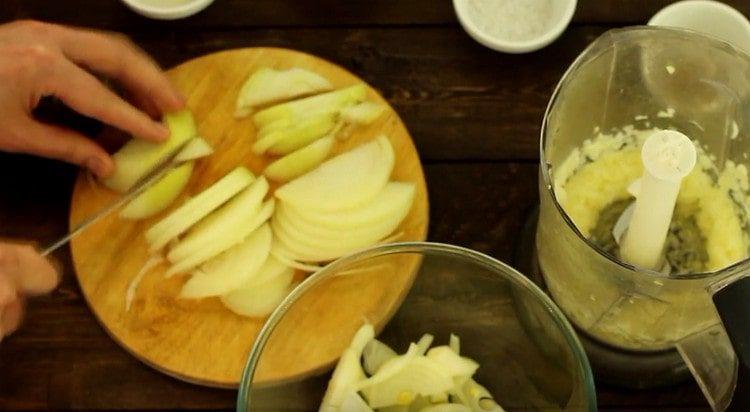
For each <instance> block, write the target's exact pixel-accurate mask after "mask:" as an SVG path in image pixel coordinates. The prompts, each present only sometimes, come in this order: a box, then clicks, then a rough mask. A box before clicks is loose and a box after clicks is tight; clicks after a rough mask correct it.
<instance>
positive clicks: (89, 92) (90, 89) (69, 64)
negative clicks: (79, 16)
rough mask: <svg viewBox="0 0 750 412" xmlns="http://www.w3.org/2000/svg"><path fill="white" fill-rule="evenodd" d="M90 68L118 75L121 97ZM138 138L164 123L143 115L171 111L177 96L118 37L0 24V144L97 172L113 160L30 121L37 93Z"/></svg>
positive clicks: (157, 136) (154, 133) (162, 131)
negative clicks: (126, 95) (123, 92)
mask: <svg viewBox="0 0 750 412" xmlns="http://www.w3.org/2000/svg"><path fill="white" fill-rule="evenodd" d="M92 73H97V74H102V75H105V76H108V77H110V78H112V79H114V80H117V81H119V82H120V83H121V84H122V85H123V86H124V87H125V88H126V89H127V91H128V92H130V94H132V100H133V102H134V103H135V104H136V105H137V106H138V107H140V108H141V110H143V111H141V110H139V109H137V108H136V107H135V106H133V105H131V104H130V103H128V102H126V101H125V100H123V99H122V98H120V97H119V96H118V95H116V94H115V93H114V92H112V91H111V90H110V89H108V88H107V87H106V86H104V85H103V84H102V83H101V82H100V81H99V80H98V79H97V78H96V77H95V76H94V75H93V74H92ZM50 95H52V96H55V97H57V98H58V99H60V100H61V101H62V102H63V103H65V104H66V105H67V106H69V107H70V108H71V109H73V110H76V111H78V112H79V113H81V114H83V115H86V116H89V117H93V118H96V119H98V120H100V121H102V122H104V123H107V124H109V125H112V126H114V127H117V128H119V129H121V130H123V131H126V132H129V133H131V134H133V135H134V136H138V137H140V138H143V139H148V140H153V141H159V140H162V139H164V138H166V137H167V136H168V135H169V131H168V130H167V128H166V127H165V126H164V125H162V124H161V123H159V122H157V121H155V120H153V119H152V118H151V117H150V116H154V117H159V116H160V115H161V114H162V113H164V112H167V111H174V110H179V109H181V108H182V107H183V106H184V98H183V97H182V96H181V95H180V94H179V92H177V91H176V90H175V89H174V88H173V87H172V86H171V84H170V83H169V80H167V78H166V77H165V75H164V74H163V73H162V71H161V70H160V69H159V67H158V66H157V65H156V64H155V63H154V62H153V61H152V60H151V59H149V58H148V57H147V56H146V55H145V53H143V52H142V51H141V50H140V49H138V48H137V47H136V46H134V45H133V44H132V43H131V42H130V41H128V40H127V39H126V38H125V37H123V36H120V35H116V34H110V33H104V32H96V31H90V30H82V29H74V28H69V27H63V26H58V25H53V24H47V23H40V22H35V21H18V22H13V23H9V24H4V25H0V150H4V151H8V152H21V153H29V154H35V155H39V156H44V157H50V158H54V159H59V160H63V161H67V162H70V163H75V164H78V165H81V166H83V167H86V168H88V169H90V170H91V171H92V172H94V173H95V174H96V175H98V176H100V177H103V176H107V175H109V174H110V173H112V171H113V169H114V164H113V162H112V159H111V158H110V156H109V155H108V154H107V152H106V151H105V150H104V149H103V148H101V147H100V146H99V145H98V144H97V143H95V142H93V141H91V140H90V139H88V138H86V137H85V136H83V135H81V134H79V133H76V132H74V131H72V130H69V129H66V128H62V127H58V126H53V125H49V124H45V123H41V122H38V121H36V120H35V119H34V118H33V116H32V111H33V110H34V108H35V107H36V106H37V104H38V103H39V101H40V100H41V98H42V97H44V96H50Z"/></svg>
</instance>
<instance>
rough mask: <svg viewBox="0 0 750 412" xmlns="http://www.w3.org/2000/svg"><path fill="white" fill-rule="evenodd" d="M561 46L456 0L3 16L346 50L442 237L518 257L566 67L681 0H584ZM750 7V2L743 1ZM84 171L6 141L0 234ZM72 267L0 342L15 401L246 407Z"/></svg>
mask: <svg viewBox="0 0 750 412" xmlns="http://www.w3.org/2000/svg"><path fill="white" fill-rule="evenodd" d="M578 3H579V4H578V9H577V11H576V14H575V17H574V21H573V23H572V24H571V26H570V27H569V28H568V29H567V31H566V32H565V33H564V34H563V35H562V37H561V38H560V39H558V40H557V41H556V42H555V43H553V44H552V45H551V46H549V47H547V48H545V49H543V50H541V51H539V52H536V53H531V54H525V55H506V54H500V53H496V52H493V51H491V50H489V49H486V48H484V47H482V46H480V45H479V44H477V43H475V42H474V41H473V40H471V39H470V38H469V37H468V36H467V35H466V34H465V33H464V32H463V30H462V29H461V27H460V26H459V25H458V23H457V21H456V18H455V15H454V13H453V9H452V5H451V2H450V1H447V0H441V1H437V0H408V1H398V0H348V1H340V0H312V1H302V0H298V1H293V0H252V1H250V0H216V2H215V3H214V4H213V5H212V6H210V7H209V8H208V9H206V10H205V11H204V12H202V13H200V14H199V15H197V16H194V17H191V18H188V19H185V20H180V21H175V22H156V21H151V20H147V19H145V18H142V17H140V16H138V15H136V14H134V13H132V12H130V11H129V10H127V9H126V8H125V7H124V6H123V5H122V4H121V3H120V2H119V1H116V0H96V1H91V0H65V1H50V0H2V1H0V22H7V21H11V20H14V19H21V18H34V19H40V20H46V21H54V22H60V23H65V24H72V25H79V26H88V27H95V28H100V29H107V30H117V31H121V32H124V33H126V34H127V35H129V36H131V37H132V38H133V40H134V41H135V42H137V43H138V44H139V45H140V46H142V47H143V48H144V49H145V50H146V51H148V52H149V53H150V54H151V55H153V56H154V58H155V59H156V60H157V61H158V62H159V63H160V64H162V65H163V66H164V67H170V66H173V65H175V64H177V63H179V62H181V61H184V60H187V59H190V58H193V57H196V56H199V55H202V54H206V53H211V52H214V51H218V50H222V49H230V48H237V47H252V46H279V47H288V48H294V49H298V50H302V51H305V52H308V53H313V54H316V55H318V56H321V57H323V58H326V59H328V60H331V61H333V62H335V63H338V64H341V65H342V66H344V67H346V68H348V69H349V70H351V71H353V72H354V73H356V74H357V75H358V76H360V77H362V78H363V79H365V80H366V81H368V82H369V83H370V84H372V85H373V86H374V87H376V88H377V89H379V90H380V91H381V92H382V93H383V95H384V96H385V98H386V99H388V100H389V101H390V102H391V104H392V105H393V106H394V108H395V109H396V110H397V111H398V112H399V113H400V114H401V116H402V118H403V119H404V121H405V123H406V125H407V127H408V128H409V130H410V131H411V133H412V136H413V137H414V140H415V142H416V145H417V148H418V149H419V152H420V154H421V156H422V161H423V163H424V166H425V173H426V177H427V184H428V187H429V190H430V200H431V207H432V209H431V211H430V215H431V224H430V228H429V233H430V234H429V239H430V240H432V241H438V242H447V243H453V244H457V245H461V246H466V247H469V248H472V249H476V250H478V251H481V252H484V253H488V254H490V255H491V256H494V257H496V258H498V259H500V260H503V261H506V262H508V263H511V264H513V263H514V262H513V256H514V254H515V252H516V248H517V247H518V246H519V245H518V244H517V239H519V237H520V234H521V232H522V230H523V225H524V221H525V220H526V218H527V216H528V213H529V212H530V210H532V209H533V208H534V207H535V205H536V204H537V202H538V194H537V171H538V167H537V162H538V138H539V128H540V124H541V120H542V115H543V113H544V109H545V106H546V104H547V100H548V99H549V96H550V94H551V92H552V89H553V87H554V85H555V84H556V82H557V81H558V79H559V78H560V76H561V75H562V74H563V72H564V71H565V69H566V67H567V66H568V65H569V64H570V63H571V62H572V61H573V59H574V58H575V56H576V55H578V53H580V52H581V51H582V50H583V49H584V48H585V47H586V45H587V44H589V43H590V42H591V41H593V40H594V39H595V38H596V37H597V36H598V35H599V34H601V33H603V32H604V31H606V30H608V29H611V28H614V27H620V26H624V25H633V24H643V23H644V22H646V21H647V20H648V18H649V17H650V16H651V15H653V14H654V13H655V12H656V11H657V10H658V9H660V8H661V7H663V6H664V5H666V4H667V3H670V1H666V0H606V1H605V0H580V1H579V2H578ZM728 3H731V4H732V5H733V6H735V7H737V8H738V9H739V10H741V11H742V12H744V13H745V14H750V2H747V1H742V0H735V1H729V2H728ZM75 174H76V169H75V168H73V167H71V166H68V165H64V164H61V163H58V162H54V161H50V160H43V159H35V158H31V157H27V156H21V155H7V154H0V176H1V177H0V237H9V238H26V239H32V240H35V241H38V242H40V243H45V242H49V241H51V240H53V239H55V238H56V237H58V236H60V235H61V234H63V233H64V232H65V230H66V222H67V216H68V208H69V199H70V194H71V188H72V183H73V180H74V178H75ZM57 256H58V257H60V258H61V260H62V263H63V266H64V280H63V282H62V284H61V286H60V287H59V288H58V289H57V290H56V291H55V292H54V293H52V294H51V295H50V296H46V297H42V298H37V299H34V300H32V301H30V302H29V303H28V315H27V317H26V322H25V324H24V327H23V329H22V330H21V331H19V332H18V333H16V334H15V335H13V336H12V337H10V338H8V339H7V340H5V341H3V342H2V344H0V410H32V409H54V410H61V409H74V410H115V409H118V410H122V409H132V410H149V409H151V410H153V409H159V410H163V409H195V410H231V409H232V408H233V407H234V402H235V392H234V391H228V390H218V389H207V388H202V387H197V386H193V385H190V384H186V383H182V382H179V381H176V380H174V379H172V378H169V377H167V376H164V375H161V374H159V373H157V372H156V371H154V370H151V369H150V368H148V367H147V366H145V365H143V364H141V363H140V362H138V361H137V360H135V359H134V358H132V357H131V356H130V355H128V354H127V353H125V351H123V350H122V349H121V348H120V347H119V346H117V344H115V343H114V342H113V341H112V340H111V339H110V338H109V337H108V336H107V334H106V333H105V332H104V331H103V329H102V328H101V326H99V324H98V323H97V321H96V319H95V318H94V316H93V315H92V314H91V312H90V311H89V309H88V307H87V306H86V303H85V301H84V299H83V297H82V296H81V292H80V289H79V288H78V285H77V284H76V281H75V278H74V274H73V268H72V264H71V261H70V253H69V250H67V249H66V250H65V251H62V252H60V253H58V255H57ZM597 392H598V396H599V405H600V409H601V410H605V411H647V410H659V411H683V412H684V411H704V410H709V409H708V406H707V404H706V403H705V401H704V400H703V397H702V395H701V393H700V391H699V389H698V388H697V386H696V385H695V384H694V383H692V382H688V383H685V384H682V385H679V386H674V387H669V388H663V389H652V390H645V391H634V390H627V389H621V388H616V387H611V386H605V385H598V388H597Z"/></svg>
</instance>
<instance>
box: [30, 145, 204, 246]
mask: <svg viewBox="0 0 750 412" xmlns="http://www.w3.org/2000/svg"><path fill="white" fill-rule="evenodd" d="M193 140H195V138H190V139H187V140H186V141H184V142H182V143H181V144H179V145H178V146H176V147H175V148H174V149H172V150H171V151H170V152H169V153H168V154H167V155H166V156H164V157H163V158H162V159H161V160H159V162H158V163H157V164H156V166H155V167H154V168H153V169H151V171H150V172H148V173H147V174H146V175H144V176H143V177H141V178H140V179H138V180H137V181H136V182H135V184H134V185H133V187H131V188H130V190H128V191H127V192H125V193H124V194H123V195H122V196H121V197H119V198H118V199H117V200H116V201H114V202H112V203H110V204H109V205H107V206H105V207H104V208H102V209H100V210H98V211H97V212H96V213H94V214H93V215H91V216H89V217H88V218H86V219H85V220H84V221H83V222H81V223H79V224H77V225H76V226H75V227H74V228H73V229H71V230H70V232H68V234H67V235H65V236H63V237H62V238H60V239H58V240H56V241H54V242H52V243H50V244H49V245H48V246H47V247H46V248H44V250H43V251H42V256H47V255H49V254H50V253H52V252H54V251H55V250H57V249H58V248H60V247H61V246H63V245H65V244H66V243H68V242H70V240H71V239H73V238H74V237H76V236H78V235H79V234H80V233H81V232H83V231H84V230H85V229H86V228H88V227H89V226H91V225H92V224H94V223H96V222H98V221H99V220H100V219H102V218H103V217H105V216H107V215H109V214H110V213H112V212H114V211H115V210H117V209H119V208H120V207H121V206H123V205H124V204H126V203H128V202H130V201H131V200H133V199H135V197H136V196H138V195H139V194H141V193H143V192H144V191H145V190H146V189H148V188H149V187H151V186H153V184H154V183H156V182H158V181H159V180H160V179H161V178H162V177H163V176H164V175H165V174H166V173H167V172H169V171H170V170H174V168H176V167H178V166H180V165H182V164H183V163H186V162H187V161H175V158H176V157H177V155H178V154H179V153H180V152H181V151H182V149H184V148H185V147H186V146H187V145H188V144H190V142H192V141H193Z"/></svg>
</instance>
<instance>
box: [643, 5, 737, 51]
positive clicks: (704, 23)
mask: <svg viewBox="0 0 750 412" xmlns="http://www.w3.org/2000/svg"><path fill="white" fill-rule="evenodd" d="M648 24H649V25H650V26H666V27H679V28H682V29H689V30H695V31H697V32H701V33H704V34H708V35H710V36H713V37H716V38H718V39H720V40H724V41H726V42H728V43H730V44H732V45H734V46H735V47H737V48H739V49H742V50H744V51H745V52H750V22H748V20H747V18H746V17H745V16H743V15H742V13H740V12H739V11H737V10H735V9H733V8H732V7H730V6H728V5H726V4H724V3H720V2H718V1H709V0H686V1H678V2H677V3H673V4H670V5H669V6H667V7H665V8H663V9H661V10H660V11H659V12H658V13H656V14H655V15H654V17H652V18H651V20H649V22H648Z"/></svg>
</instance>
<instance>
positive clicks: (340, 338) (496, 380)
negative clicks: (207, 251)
mask: <svg viewBox="0 0 750 412" xmlns="http://www.w3.org/2000/svg"><path fill="white" fill-rule="evenodd" d="M365 319H367V320H368V321H370V322H371V323H373V324H374V325H375V329H376V333H378V338H379V339H380V340H382V341H384V342H385V343H387V344H388V345H390V346H391V347H393V348H394V349H395V350H396V351H397V352H399V353H403V352H404V351H405V350H406V348H407V346H408V343H409V342H413V341H416V340H418V339H419V338H420V336H422V334H424V333H431V334H433V335H434V336H435V343H434V344H436V345H443V344H447V342H448V337H449V335H450V334H451V333H454V334H457V335H458V336H460V338H461V353H462V355H465V356H468V357H470V358H473V359H474V360H476V361H477V362H479V364H480V365H481V366H480V368H479V370H478V371H477V374H476V375H475V379H476V381H477V382H479V383H480V384H482V385H484V386H485V387H487V389H488V390H489V391H490V392H491V393H492V394H493V395H494V397H495V400H496V401H497V402H498V403H499V404H500V405H501V406H502V407H503V408H505V409H506V410H509V411H512V410H524V411H535V410H544V411H555V410H564V411H595V410H596V394H595V390H594V381H593V377H592V374H591V369H590V367H589V363H588V360H587V358H586V355H585V354H584V351H583V349H582V347H581V344H580V342H579V341H578V338H577V337H576V335H575V333H574V332H573V329H572V327H571V325H570V324H569V323H568V321H567V320H566V319H565V317H564V316H563V314H562V313H561V312H560V310H559V309H558V308H557V307H556V306H555V305H554V303H552V301H551V300H550V299H549V297H547V295H545V294H544V293H543V292H542V291H541V290H540V289H539V288H538V287H536V286H535V285H534V284H533V283H532V282H531V281H529V280H528V279H527V278H526V277H524V276H523V275H521V274H520V273H519V272H517V271H516V270H514V269H513V268H511V267H509V266H507V265H505V264H503V263H502V262H499V261H497V260H495V259H493V258H491V257H489V256H486V255H483V254H481V253H478V252H475V251H472V250H469V249H465V248H461V247H457V246H451V245H444V244H438V243H425V242H415V243H398V244H389V245H383V246H378V247H375V248H372V249H370V250H367V251H363V252H360V253H357V254H354V255H351V256H348V257H344V258H342V259H339V260H337V261H335V262H333V263H331V264H330V265H328V266H326V267H325V268H324V269H322V270H321V271H319V272H317V273H316V274H314V275H312V276H310V277H309V278H308V279H306V280H305V281H304V282H303V283H302V284H300V286H299V287H297V288H296V289H295V290H294V292H293V293H292V294H290V295H289V296H288V297H287V298H286V299H285V300H284V302H283V303H282V304H281V305H280V306H279V308H278V309H276V311H275V312H274V313H273V314H272V315H271V316H270V318H269V319H268V321H267V322H266V324H265V326H264V327H263V329H262V330H261V332H260V335H259V336H258V338H257V340H256V342H255V345H254V346H253V349H252V351H251V352H250V357H249V360H248V363H247V366H246V367H245V372H244V376H243V379H242V382H241V384H240V391H239V396H238V402H237V410H238V411H241V412H245V411H283V410H295V411H300V410H317V409H318V406H319V405H320V402H321V399H322V398H323V394H324V392H325V389H326V386H327V383H328V379H329V378H330V371H331V369H332V367H333V366H334V365H335V362H336V360H337V358H338V356H339V355H340V354H341V353H342V352H343V350H344V349H345V348H346V347H347V346H348V345H349V343H350V340H351V337H352V336H353V335H354V333H355V331H356V330H357V329H358V328H359V327H360V326H361V325H362V323H363V321H364V320H365Z"/></svg>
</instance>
